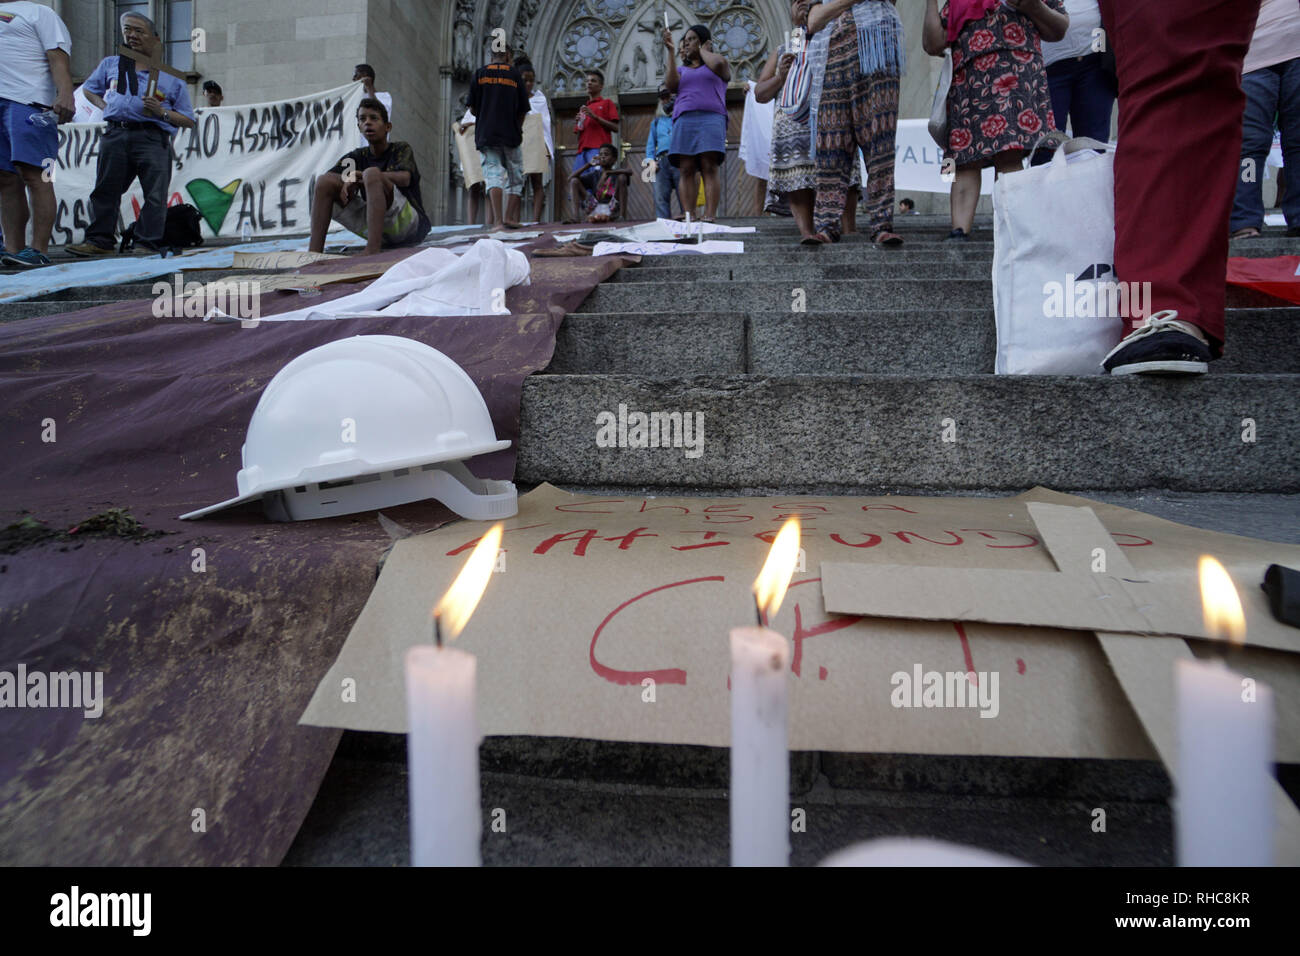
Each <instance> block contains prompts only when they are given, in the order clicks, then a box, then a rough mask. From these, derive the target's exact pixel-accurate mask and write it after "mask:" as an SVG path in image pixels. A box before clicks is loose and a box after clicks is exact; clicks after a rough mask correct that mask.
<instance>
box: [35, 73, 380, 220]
mask: <svg viewBox="0 0 1300 956" xmlns="http://www.w3.org/2000/svg"><path fill="white" fill-rule="evenodd" d="M364 95H365V94H364V87H363V85H362V84H361V83H360V82H357V83H349V84H348V85H347V86H341V87H338V88H337V89H333V90H326V91H324V92H321V93H313V94H311V95H309V96H300V97H296V98H294V99H287V100H282V101H278V102H273V103H257V104H250V105H245V106H219V107H216V108H206V109H203V110H201V111H200V112H199V113H198V114H197V119H198V123H197V126H196V127H195V128H194V129H183V130H181V131H180V132H178V133H177V134H176V136H175V137H173V139H172V181H171V186H170V187H169V189H168V192H167V204H168V205H169V206H174V205H177V204H179V203H190V204H192V205H193V206H194V207H195V208H197V209H198V210H199V215H200V217H201V218H202V220H203V224H202V226H201V228H202V231H203V235H204V236H205V237H207V238H211V237H213V236H239V235H240V234H241V232H242V230H243V225H244V223H245V222H247V223H248V224H249V228H250V230H251V232H252V234H253V235H255V236H258V237H265V236H277V235H288V234H293V233H304V232H307V231H308V230H309V229H310V228H311V218H310V216H311V198H312V193H313V191H314V189H315V185H316V177H317V176H319V175H320V174H321V173H323V172H325V171H327V170H328V169H330V167H332V166H333V165H334V164H335V163H337V162H338V161H339V159H340V158H341V157H342V156H343V154H344V153H347V152H350V151H351V150H353V149H355V148H356V147H357V123H356V111H357V105H358V104H359V103H360V102H361V100H362V98H363V97H364ZM104 129H105V127H104V126H103V124H98V123H68V124H65V125H63V126H60V127H59V154H58V164H57V167H56V170H55V174H54V191H55V195H56V197H57V199H58V212H57V214H56V217H55V221H54V236H53V241H54V243H55V244H57V245H62V244H65V243H73V242H81V241H82V239H83V237H84V234H85V230H86V227H87V226H88V225H89V224H90V194H91V192H92V190H94V188H95V170H96V167H97V165H98V162H99V149H100V141H101V139H102V137H103V134H104ZM143 203H144V196H143V193H142V191H141V189H140V184H139V182H138V181H137V182H136V183H134V184H133V185H132V187H131V188H130V189H129V190H127V192H126V194H125V195H124V196H123V197H122V210H121V222H120V223H119V232H120V227H121V226H122V225H124V224H127V223H131V222H134V221H135V219H136V217H137V216H138V215H139V211H140V209H141V207H142V206H143Z"/></svg>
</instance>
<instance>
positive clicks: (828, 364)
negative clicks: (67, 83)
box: [547, 307, 1300, 379]
mask: <svg viewBox="0 0 1300 956" xmlns="http://www.w3.org/2000/svg"><path fill="white" fill-rule="evenodd" d="M996 351H997V334H996V329H995V325H994V318H993V311H992V309H987V308H985V309H946V310H941V311H936V312H934V313H932V314H931V315H929V316H927V318H926V320H925V321H918V320H917V319H916V318H915V317H914V316H912V315H909V314H908V313H907V312H903V311H894V310H884V311H881V310H868V311H861V312H850V311H840V312H819V313H809V314H806V315H802V314H791V313H789V312H752V313H748V312H699V313H690V314H685V315H674V314H671V313H663V312H648V313H645V312H606V313H571V314H569V315H567V316H565V319H564V323H563V325H561V327H560V331H559V335H558V336H557V339H556V345H555V354H554V356H553V357H552V359H551V364H550V365H549V366H548V368H547V373H549V374H560V375H598V374H622V375H636V376H644V377H647V378H668V379H672V378H689V377H691V376H701V375H742V374H753V375H765V376H782V375H786V376H788V375H841V374H862V375H977V374H981V373H991V372H992V371H993V362H994V358H995V355H996ZM1212 367H1213V370H1214V374H1221V373H1236V374H1250V373H1269V372H1272V373H1288V374H1300V307H1295V308H1279V309H1230V310H1229V311H1228V315H1227V345H1226V351H1225V353H1224V356H1223V358H1221V359H1219V360H1218V361H1217V362H1215V363H1214V365H1213V366H1212Z"/></svg>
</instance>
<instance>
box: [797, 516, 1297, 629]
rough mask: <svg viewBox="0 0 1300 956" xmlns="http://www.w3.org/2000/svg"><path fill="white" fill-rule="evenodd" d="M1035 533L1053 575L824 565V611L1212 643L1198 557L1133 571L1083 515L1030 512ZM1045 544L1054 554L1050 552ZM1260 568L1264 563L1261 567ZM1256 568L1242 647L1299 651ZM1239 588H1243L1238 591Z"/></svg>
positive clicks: (1247, 593) (1248, 579)
mask: <svg viewBox="0 0 1300 956" xmlns="http://www.w3.org/2000/svg"><path fill="white" fill-rule="evenodd" d="M1029 513H1030V516H1031V518H1033V519H1034V524H1035V528H1036V529H1037V531H1038V532H1039V534H1040V535H1041V536H1042V537H1044V538H1045V539H1047V543H1048V550H1049V552H1050V553H1051V554H1052V556H1053V558H1055V559H1056V560H1057V561H1058V562H1060V563H1062V564H1063V565H1064V566H1063V567H1062V568H1061V570H1059V571H1018V570H1017V571H1011V570H1005V569H1001V568H961V569H951V568H918V567H915V566H908V565H867V564H861V563H845V562H838V561H828V562H826V563H825V564H823V565H822V568H821V574H822V592H823V594H824V596H825V598H826V608H827V610H829V611H833V612H836V613H841V614H867V615H872V616H876V617H899V618H920V619H926V620H962V621H987V622H992V623H998V624H1031V625H1036V626H1050V627H1063V628H1077V629H1080V630H1088V631H1109V632H1119V633H1137V634H1165V635H1181V636H1184V637H1196V638H1203V639H1218V635H1217V634H1214V633H1212V632H1210V631H1209V630H1207V628H1206V627H1205V622H1204V619H1203V616H1202V613H1201V598H1200V585H1199V582H1198V578H1197V574H1196V560H1197V557H1198V555H1197V554H1190V553H1189V555H1188V557H1189V558H1190V560H1189V561H1185V562H1182V563H1181V564H1180V563H1175V564H1174V565H1173V566H1171V567H1161V568H1152V569H1150V573H1145V574H1144V573H1140V572H1138V571H1136V570H1135V569H1133V568H1132V567H1131V566H1130V565H1129V563H1128V561H1127V560H1126V559H1125V556H1124V553H1123V552H1122V551H1121V550H1120V548H1119V546H1118V545H1117V544H1115V542H1114V541H1113V540H1110V539H1109V538H1107V536H1106V529H1105V527H1104V526H1102V525H1101V523H1100V522H1099V521H1098V519H1097V517H1096V515H1095V513H1094V512H1093V511H1092V510H1091V509H1089V508H1068V507H1062V506H1060V505H1051V504H1046V503H1042V502H1033V503H1030V505H1029ZM1053 544H1054V545H1055V547H1053ZM1266 565H1267V562H1265V566H1266ZM1263 576H1264V574H1263V567H1258V568H1255V569H1253V572H1252V570H1250V569H1247V570H1246V572H1245V577H1244V579H1239V581H1238V587H1237V592H1238V595H1239V596H1240V597H1241V599H1242V610H1243V611H1244V612H1245V614H1246V625H1247V626H1246V641H1247V642H1248V643H1250V644H1252V645H1254V646H1256V647H1272V648H1276V649H1278V650H1283V651H1290V652H1291V653H1300V630H1297V629H1296V628H1294V627H1289V626H1287V625H1285V624H1282V623H1279V622H1278V621H1277V620H1276V619H1275V618H1274V617H1273V616H1272V614H1271V613H1270V611H1269V608H1268V601H1267V599H1266V598H1265V595H1264V593H1263V592H1262V591H1261V590H1260V589H1259V586H1258V584H1259V581H1261V580H1262V579H1263ZM1243 585H1245V586H1243Z"/></svg>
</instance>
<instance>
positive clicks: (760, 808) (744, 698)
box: [731, 518, 799, 866]
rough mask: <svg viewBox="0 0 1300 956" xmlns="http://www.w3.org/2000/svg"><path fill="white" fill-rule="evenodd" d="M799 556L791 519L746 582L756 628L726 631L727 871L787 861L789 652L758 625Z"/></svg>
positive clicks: (771, 611)
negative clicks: (751, 593)
mask: <svg viewBox="0 0 1300 956" xmlns="http://www.w3.org/2000/svg"><path fill="white" fill-rule="evenodd" d="M798 554H799V521H798V519H797V518H791V519H790V520H788V521H787V522H786V523H785V525H784V526H783V527H782V528H781V533H780V534H778V535H777V536H776V541H774V542H773V544H772V549H771V551H769V552H768V556H767V562H766V563H765V564H764V565H763V570H762V571H761V572H760V573H759V576H758V579H757V580H756V581H755V582H754V607H755V609H756V610H757V612H758V626H757V627H738V628H735V629H734V630H733V631H732V632H731V865H732V866H786V865H787V864H789V862H790V748H789V744H788V730H787V724H786V706H787V705H786V670H787V669H788V666H789V659H790V654H789V647H788V645H787V644H786V640H785V638H784V637H782V636H781V635H780V634H778V633H777V632H776V631H774V630H772V629H771V628H768V627H764V626H763V619H764V617H766V618H767V619H768V620H771V618H773V617H775V616H776V612H777V610H778V609H779V608H780V607H781V601H782V600H783V599H784V598H785V592H786V589H787V588H788V587H789V586H790V577H791V575H792V574H793V573H794V566H795V561H796V560H797V559H798Z"/></svg>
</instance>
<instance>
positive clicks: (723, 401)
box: [516, 374, 1300, 493]
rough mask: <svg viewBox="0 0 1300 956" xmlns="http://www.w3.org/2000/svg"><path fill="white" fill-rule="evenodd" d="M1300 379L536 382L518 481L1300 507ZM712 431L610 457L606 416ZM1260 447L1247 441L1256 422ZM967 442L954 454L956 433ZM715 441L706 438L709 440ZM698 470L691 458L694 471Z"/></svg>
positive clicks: (530, 388) (527, 401) (528, 387)
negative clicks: (1132, 494) (1173, 496)
mask: <svg viewBox="0 0 1300 956" xmlns="http://www.w3.org/2000/svg"><path fill="white" fill-rule="evenodd" d="M1298 388H1300V376H1296V375H1230V374H1210V375H1205V376H1198V377H1196V378H1193V379H1185V378H1181V377H1179V378H1154V377H1145V376H1121V377H1110V376H1095V377H1076V378H1067V377H1047V376H989V375H976V376H957V377H942V378H939V377H932V376H917V375H858V376H842V375H835V376H825V377H810V376H805V377H779V378H776V377H773V378H762V377H753V376H714V377H706V378H695V379H686V380H675V381H656V380H651V379H645V378H641V377H636V376H630V375H534V376H531V377H530V378H529V379H527V380H526V381H525V382H524V389H523V402H522V427H521V436H520V441H519V451H520V453H519V461H518V466H517V469H516V480H517V481H521V482H524V483H540V482H542V481H549V482H551V483H553V484H575V485H626V486H632V487H655V488H659V489H663V493H671V492H672V491H673V490H676V489H682V488H689V487H707V488H726V489H734V490H736V491H741V490H767V491H773V492H775V490H777V489H779V490H780V492H781V493H798V492H800V491H813V490H814V489H817V490H818V493H828V491H827V490H828V489H870V490H871V491H872V493H879V492H883V491H888V490H899V491H902V490H909V491H920V492H923V493H929V492H931V491H934V490H943V491H955V490H960V489H973V488H986V489H994V490H1001V489H1007V490H1016V489H1023V488H1026V487H1030V486H1033V485H1038V484H1042V485H1047V486H1049V487H1054V488H1096V489H1102V490H1127V489H1139V488H1165V489H1171V490H1186V491H1234V492H1276V493H1290V492H1295V491H1297V490H1300V459H1297V457H1296V455H1295V449H1296V448H1297V447H1300V420H1298V419H1297V416H1296V414H1295V407H1296V400H1295V396H1296V394H1297V389H1298ZM620 405H623V406H625V407H626V408H627V410H629V411H641V412H655V411H657V412H668V413H672V412H680V413H682V414H683V415H686V414H687V413H690V414H692V415H696V416H697V417H695V418H692V421H693V422H694V421H698V420H699V419H698V414H702V415H703V416H704V418H703V425H704V427H703V433H702V434H703V443H702V445H697V446H696V447H693V448H687V447H677V448H601V447H598V446H597V444H596V437H597V431H598V429H597V424H596V421H597V416H598V415H599V414H600V413H601V412H611V413H613V414H614V415H616V416H617V415H618V414H619V407H620ZM1245 419H1251V420H1252V421H1253V422H1254V431H1255V435H1254V438H1255V440H1254V441H1243V434H1244V429H1245V428H1246V427H1247V426H1245V425H1243V420H1245ZM948 420H951V421H952V423H954V424H955V426H956V435H955V438H956V440H955V441H950V442H945V441H943V433H944V429H945V423H947V422H948ZM699 434H700V433H699V432H697V433H696V435H697V436H698V435H699ZM688 453H689V456H688Z"/></svg>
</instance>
